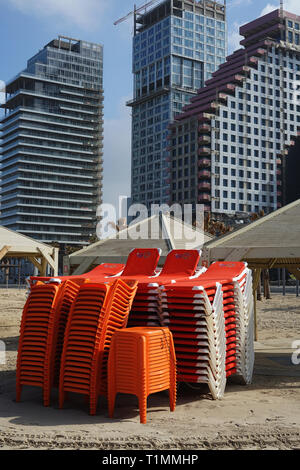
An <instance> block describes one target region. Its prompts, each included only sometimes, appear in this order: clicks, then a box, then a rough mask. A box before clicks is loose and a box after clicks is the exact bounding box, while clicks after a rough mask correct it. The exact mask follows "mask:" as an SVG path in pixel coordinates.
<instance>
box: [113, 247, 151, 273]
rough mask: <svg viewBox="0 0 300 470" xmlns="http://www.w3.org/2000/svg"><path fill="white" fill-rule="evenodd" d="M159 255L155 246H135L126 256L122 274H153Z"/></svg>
mask: <svg viewBox="0 0 300 470" xmlns="http://www.w3.org/2000/svg"><path fill="white" fill-rule="evenodd" d="M159 257H160V250H158V249H157V248H149V249H147V248H136V249H134V250H133V251H132V252H131V253H130V254H129V256H128V259H127V263H126V266H125V268H124V271H123V273H122V276H127V277H128V276H131V277H134V276H153V275H154V274H155V269H156V267H157V264H158V261H159Z"/></svg>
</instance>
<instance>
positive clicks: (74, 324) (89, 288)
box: [59, 279, 137, 415]
mask: <svg viewBox="0 0 300 470" xmlns="http://www.w3.org/2000/svg"><path fill="white" fill-rule="evenodd" d="M136 289H137V281H133V280H127V281H123V280H122V279H116V280H115V281H114V283H113V284H110V285H109V284H104V283H102V284H100V283H99V284H96V283H86V284H84V285H82V286H81V288H80V290H79V292H78V295H77V297H76V300H75V302H74V304H73V306H72V309H71V312H70V315H69V319H68V324H67V328H66V333H65V340H64V347H63V353H62V358H61V368H60V381H59V406H60V408H62V407H63V403H64V400H65V395H66V393H67V392H76V393H80V394H84V395H85V396H86V398H87V399H88V400H89V402H90V414H92V415H93V414H95V413H96V407H97V401H98V396H99V395H100V394H103V395H106V388H107V356H108V350H109V347H110V342H111V336H112V334H113V333H114V331H116V330H117V329H119V328H123V327H124V326H126V323H127V318H128V314H129V311H130V308H131V305H132V301H133V298H134V295H135V292H136Z"/></svg>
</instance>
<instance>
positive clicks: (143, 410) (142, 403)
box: [139, 396, 147, 424]
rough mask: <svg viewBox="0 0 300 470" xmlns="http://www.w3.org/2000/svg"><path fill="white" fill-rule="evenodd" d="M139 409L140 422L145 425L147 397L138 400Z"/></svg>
mask: <svg viewBox="0 0 300 470" xmlns="http://www.w3.org/2000/svg"><path fill="white" fill-rule="evenodd" d="M139 408H140V422H141V423H142V424H146V423H147V397H146V396H143V397H140V398H139Z"/></svg>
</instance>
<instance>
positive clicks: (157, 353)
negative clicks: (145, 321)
mask: <svg viewBox="0 0 300 470" xmlns="http://www.w3.org/2000/svg"><path fill="white" fill-rule="evenodd" d="M163 390H169V398H170V409H171V411H174V410H175V405H176V358H175V350H174V344H173V339H172V334H171V333H170V330H169V329H168V328H150V327H148V328H147V327H137V328H127V329H123V330H120V331H117V332H115V334H114V335H113V339H112V344H111V349H110V353H109V360H108V406H109V415H110V417H113V413H114V407H115V399H116V395H117V393H126V394H133V395H136V396H137V397H138V400H139V408H140V421H141V423H143V424H145V423H146V421H147V398H148V396H149V395H150V394H152V393H156V392H161V391H163Z"/></svg>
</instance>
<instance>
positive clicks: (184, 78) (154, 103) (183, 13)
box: [128, 0, 227, 208]
mask: <svg viewBox="0 0 300 470" xmlns="http://www.w3.org/2000/svg"><path fill="white" fill-rule="evenodd" d="M226 54H227V25H226V7H225V4H224V3H223V2H222V3H219V2H214V1H210V2H207V1H204V0H200V1H196V0H164V1H162V2H161V3H160V4H158V5H157V6H155V7H153V8H152V9H151V10H150V11H147V12H146V13H145V14H136V15H135V34H134V38H133V74H134V98H133V100H132V101H131V102H130V103H128V105H130V106H131V107H132V178H131V196H132V203H141V204H145V205H147V206H148V208H150V206H151V205H152V204H164V203H169V202H170V200H171V196H172V192H171V155H170V152H169V149H168V146H169V143H168V140H167V136H168V126H169V124H170V122H172V121H173V119H174V116H175V115H176V114H178V113H180V112H181V111H182V109H183V107H184V106H185V105H187V104H188V103H189V102H190V100H191V98H192V97H194V96H195V95H196V94H197V90H198V89H199V88H201V87H203V86H204V83H205V80H208V79H210V78H211V77H212V73H213V72H214V71H215V70H216V69H217V68H218V66H219V65H220V64H222V63H223V62H224V61H225V57H226ZM185 144H186V147H187V146H188V145H189V143H187V142H185ZM192 145H193V144H192ZM184 152H185V153H186V149H185V150H184Z"/></svg>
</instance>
